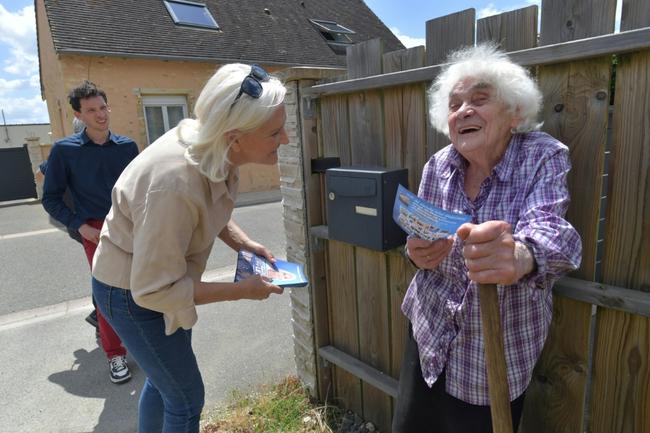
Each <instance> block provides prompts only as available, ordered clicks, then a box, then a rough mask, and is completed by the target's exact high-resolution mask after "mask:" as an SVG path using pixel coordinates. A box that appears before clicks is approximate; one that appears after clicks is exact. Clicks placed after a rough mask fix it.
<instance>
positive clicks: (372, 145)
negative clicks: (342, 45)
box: [347, 39, 384, 166]
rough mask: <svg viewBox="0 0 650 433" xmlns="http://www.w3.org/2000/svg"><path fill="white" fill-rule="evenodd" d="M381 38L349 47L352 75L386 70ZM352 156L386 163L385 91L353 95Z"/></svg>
mask: <svg viewBox="0 0 650 433" xmlns="http://www.w3.org/2000/svg"><path fill="white" fill-rule="evenodd" d="M382 55H383V46H382V42H381V39H371V40H369V41H366V42H361V43H359V44H356V45H353V46H351V47H349V48H348V54H347V63H348V76H349V77H350V78H358V77H362V76H368V75H377V74H381V72H382ZM348 104H349V115H350V142H351V159H352V164H353V165H375V166H381V165H383V164H384V139H383V135H384V134H383V131H384V128H383V113H382V103H381V93H380V92H379V91H368V92H363V93H358V94H353V95H350V96H349V98H348Z"/></svg>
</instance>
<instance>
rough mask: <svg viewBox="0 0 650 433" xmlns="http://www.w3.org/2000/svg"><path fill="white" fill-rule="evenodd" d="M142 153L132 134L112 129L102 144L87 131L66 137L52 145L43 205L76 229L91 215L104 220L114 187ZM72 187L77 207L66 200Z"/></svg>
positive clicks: (44, 186)
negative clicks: (64, 200)
mask: <svg viewBox="0 0 650 433" xmlns="http://www.w3.org/2000/svg"><path fill="white" fill-rule="evenodd" d="M137 155H138V146H137V144H135V142H134V141H133V140H131V139H130V138H128V137H123V136H120V135H115V134H112V133H109V136H108V141H106V143H104V144H102V145H98V144H96V143H94V142H93V141H92V140H91V139H90V138H89V137H88V136H87V135H86V131H85V130H84V131H82V132H80V133H78V134H73V135H70V136H68V137H65V138H63V139H61V140H59V141H57V142H56V143H54V145H53V146H52V150H51V152H50V156H49V157H48V160H47V169H46V172H45V183H44V184H43V199H42V200H41V201H42V203H43V207H44V208H45V210H46V211H47V212H48V213H49V214H50V215H52V217H54V218H55V219H56V220H57V221H59V222H60V223H61V224H63V225H65V226H66V227H69V228H71V229H73V230H78V229H79V227H80V226H81V225H82V224H84V223H85V222H86V221H87V220H89V219H99V220H103V219H104V218H105V217H106V214H107V213H108V211H109V210H110V208H111V190H112V189H113V186H114V185H115V182H116V181H117V178H118V177H120V174H121V173H122V171H123V170H124V169H125V168H126V166H127V165H128V164H129V163H130V162H131V160H133V158H135V157H136V156H137ZM66 188H68V189H69V190H70V194H71V196H72V202H73V203H74V209H75V210H74V211H73V210H72V209H70V208H69V207H68V206H66V205H65V203H64V202H63V194H64V193H65V190H66Z"/></svg>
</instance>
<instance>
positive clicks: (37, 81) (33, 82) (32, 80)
mask: <svg viewBox="0 0 650 433" xmlns="http://www.w3.org/2000/svg"><path fill="white" fill-rule="evenodd" d="M29 85H30V86H32V87H34V88H36V89H38V91H39V92H40V91H41V77H40V76H39V75H38V74H34V75H32V76H31V77H29Z"/></svg>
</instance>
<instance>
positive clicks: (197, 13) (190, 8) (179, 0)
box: [163, 0, 219, 29]
mask: <svg viewBox="0 0 650 433" xmlns="http://www.w3.org/2000/svg"><path fill="white" fill-rule="evenodd" d="M163 1H164V3H165V6H166V7H167V11H168V12H169V15H171V17H172V19H173V20H174V23H175V24H178V25H181V26H191V27H203V28H207V29H219V25H218V24H217V22H216V21H215V20H214V18H213V17H212V14H211V13H210V11H209V10H208V8H206V7H205V4H203V3H196V2H192V1H186V0H163Z"/></svg>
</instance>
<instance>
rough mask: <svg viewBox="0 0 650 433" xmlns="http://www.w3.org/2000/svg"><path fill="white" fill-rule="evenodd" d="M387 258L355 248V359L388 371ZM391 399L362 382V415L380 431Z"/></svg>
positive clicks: (385, 424)
mask: <svg viewBox="0 0 650 433" xmlns="http://www.w3.org/2000/svg"><path fill="white" fill-rule="evenodd" d="M386 260H387V257H386V255H384V254H383V253H380V252H376V251H372V250H369V249H366V248H362V247H357V248H356V273H357V306H358V314H359V360H360V361H362V362H364V363H366V364H368V365H370V366H371V367H374V368H376V369H378V370H379V371H382V372H386V373H387V374H388V372H390V323H389V320H390V315H389V311H388V309H389V304H388V284H387V279H388V274H387V271H386ZM391 414H392V410H391V401H390V398H388V396H387V395H386V394H385V393H384V392H382V391H380V390H378V389H377V388H375V387H368V386H366V385H365V384H364V385H363V416H364V418H365V419H367V420H370V421H372V422H373V423H374V424H375V425H376V426H377V427H378V428H379V430H381V431H389V430H390V424H391Z"/></svg>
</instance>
